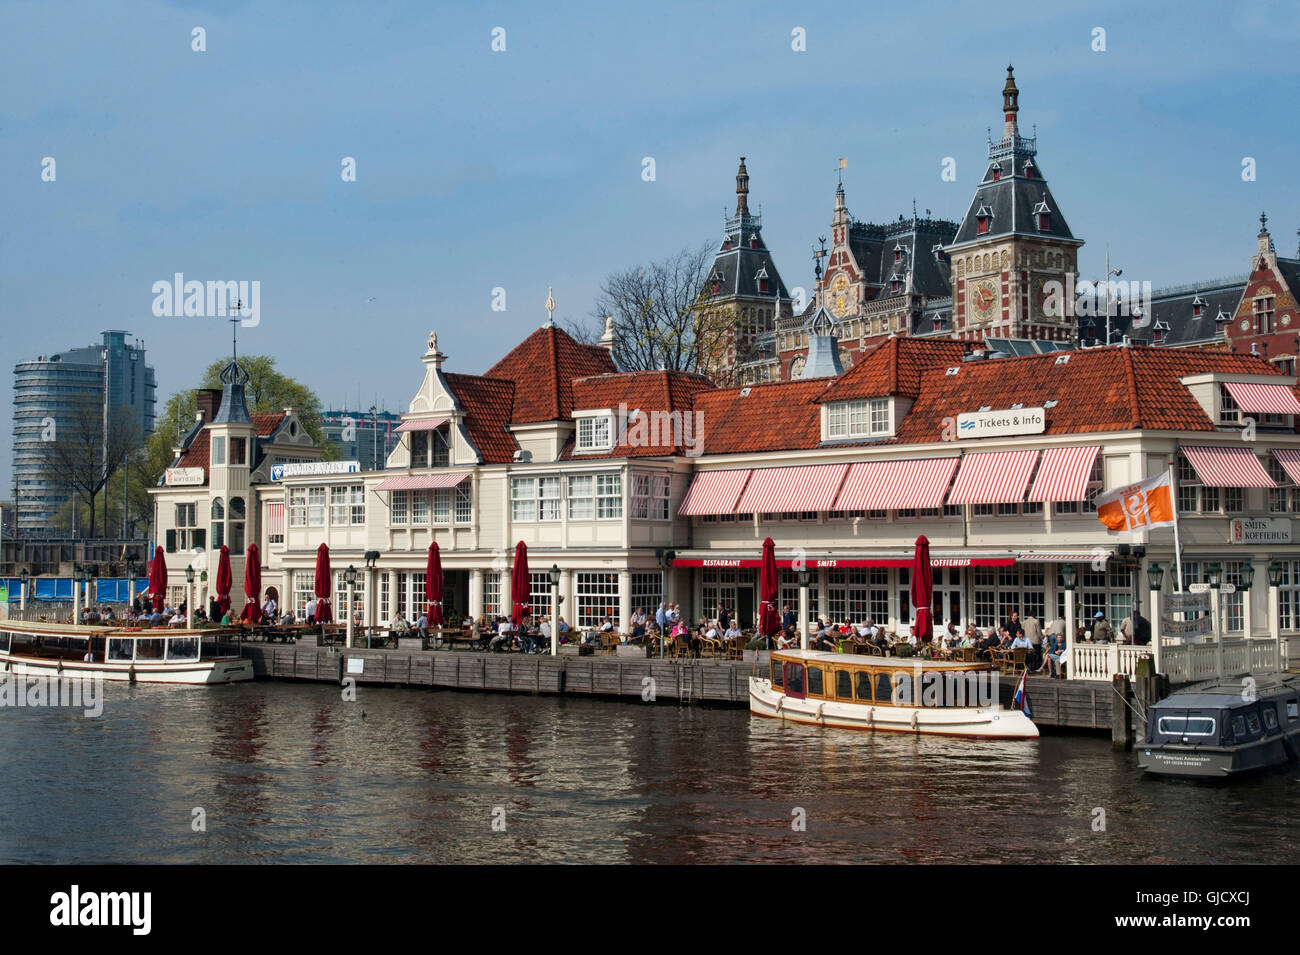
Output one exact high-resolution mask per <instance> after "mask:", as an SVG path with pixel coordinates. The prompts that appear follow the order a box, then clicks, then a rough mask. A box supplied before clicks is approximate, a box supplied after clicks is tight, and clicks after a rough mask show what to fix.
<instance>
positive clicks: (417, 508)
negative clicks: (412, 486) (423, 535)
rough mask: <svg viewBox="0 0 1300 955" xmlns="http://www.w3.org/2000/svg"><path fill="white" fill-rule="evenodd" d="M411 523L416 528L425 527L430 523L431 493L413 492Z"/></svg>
mask: <svg viewBox="0 0 1300 955" xmlns="http://www.w3.org/2000/svg"><path fill="white" fill-rule="evenodd" d="M411 523H412V524H414V525H415V526H416V527H425V526H427V525H428V523H429V492H428V491H412V492H411Z"/></svg>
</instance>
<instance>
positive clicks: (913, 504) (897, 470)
mask: <svg viewBox="0 0 1300 955" xmlns="http://www.w3.org/2000/svg"><path fill="white" fill-rule="evenodd" d="M957 460H958V459H957V458H918V459H913V460H908V461H864V462H860V463H858V464H854V465H853V466H852V467H850V468H849V473H848V476H847V477H846V478H845V479H844V487H843V489H841V491H840V494H839V497H838V498H837V499H836V501H835V510H837V511H888V510H901V509H910V508H923V507H939V506H940V505H941V504H943V495H944V493H945V492H946V491H947V490H948V485H949V484H950V483H951V482H952V472H953V471H955V470H956V469H957Z"/></svg>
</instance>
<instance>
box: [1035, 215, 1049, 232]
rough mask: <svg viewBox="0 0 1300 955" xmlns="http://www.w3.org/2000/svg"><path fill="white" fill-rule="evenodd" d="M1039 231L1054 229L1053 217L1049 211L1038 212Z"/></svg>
mask: <svg viewBox="0 0 1300 955" xmlns="http://www.w3.org/2000/svg"><path fill="white" fill-rule="evenodd" d="M1038 231H1039V232H1051V231H1052V217H1051V215H1050V214H1049V213H1046V212H1040V213H1038Z"/></svg>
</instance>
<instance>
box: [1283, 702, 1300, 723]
mask: <svg viewBox="0 0 1300 955" xmlns="http://www.w3.org/2000/svg"><path fill="white" fill-rule="evenodd" d="M1296 720H1300V702H1297V701H1296V700H1287V701H1286V721H1287V722H1288V723H1294V722H1295V721H1296Z"/></svg>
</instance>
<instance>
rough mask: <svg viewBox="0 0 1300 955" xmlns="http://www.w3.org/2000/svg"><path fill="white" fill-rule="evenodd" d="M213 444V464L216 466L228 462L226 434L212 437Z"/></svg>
mask: <svg viewBox="0 0 1300 955" xmlns="http://www.w3.org/2000/svg"><path fill="white" fill-rule="evenodd" d="M211 445H212V464H213V466H214V467H220V466H223V465H224V464H225V463H226V438H225V435H221V436H217V435H214V436H213V437H212V438H211Z"/></svg>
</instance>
